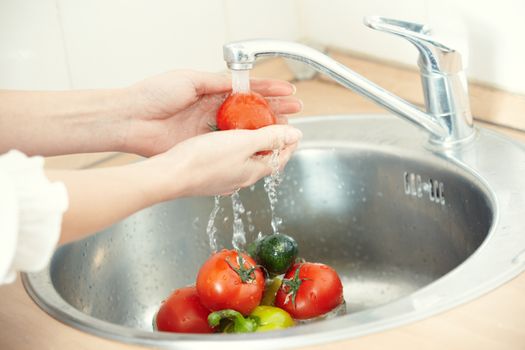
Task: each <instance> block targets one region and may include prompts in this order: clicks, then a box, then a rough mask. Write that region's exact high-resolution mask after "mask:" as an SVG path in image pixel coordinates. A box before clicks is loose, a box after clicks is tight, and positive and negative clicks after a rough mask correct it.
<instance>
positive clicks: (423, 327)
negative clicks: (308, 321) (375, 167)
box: [0, 52, 525, 350]
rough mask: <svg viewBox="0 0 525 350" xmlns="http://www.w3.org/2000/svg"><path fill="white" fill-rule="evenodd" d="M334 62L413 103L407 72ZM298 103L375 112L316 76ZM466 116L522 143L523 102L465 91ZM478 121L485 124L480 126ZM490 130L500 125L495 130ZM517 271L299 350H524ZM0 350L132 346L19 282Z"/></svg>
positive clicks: (112, 158)
mask: <svg viewBox="0 0 525 350" xmlns="http://www.w3.org/2000/svg"><path fill="white" fill-rule="evenodd" d="M333 54H334V55H339V56H338V58H339V59H341V60H343V61H346V63H348V64H349V65H350V66H352V67H354V68H356V70H357V71H358V72H360V73H362V74H364V75H365V76H367V77H368V76H371V79H372V80H375V81H376V82H378V83H379V84H380V85H382V86H384V87H386V88H387V89H389V90H391V91H393V92H395V93H396V94H398V95H400V96H402V97H404V98H406V99H408V100H410V101H411V102H413V103H416V104H421V102H422V97H421V95H420V85H419V78H418V77H417V74H416V73H415V72H413V71H412V70H409V69H405V68H402V67H393V66H391V65H385V64H381V63H377V62H376V63H374V62H370V61H368V60H363V59H359V58H355V57H354V58H352V57H344V56H341V55H340V54H339V53H337V52H335V53H333ZM256 75H259V76H265V77H278V78H282V79H289V80H292V79H293V76H292V75H291V73H290V71H289V70H288V68H287V66H286V65H285V64H284V63H283V62H282V61H280V60H272V61H266V62H263V63H262V64H260V65H259V67H257V71H256ZM296 85H297V88H298V90H297V95H298V96H299V97H301V98H302V99H303V101H304V102H305V108H304V111H303V112H302V113H301V115H319V114H348V113H376V112H377V113H381V112H384V111H383V110H382V109H381V108H379V107H377V106H376V105H374V104H372V103H370V102H368V101H366V100H364V99H363V98H361V97H360V96H357V95H356V94H354V93H351V92H349V91H348V90H346V89H344V88H341V87H339V86H337V85H335V84H333V83H331V82H329V81H327V80H326V79H324V78H322V77H321V78H317V79H314V80H311V81H302V82H297V83H296ZM471 101H472V110H473V111H474V115H475V116H476V117H477V123H478V125H482V126H484V127H488V128H492V129H496V130H498V131H500V132H502V133H504V134H507V135H509V136H511V137H513V138H516V139H517V140H520V141H522V142H525V132H523V130H525V119H524V118H522V116H523V114H524V112H525V97H523V96H517V95H512V94H507V93H504V92H501V91H496V90H493V89H490V88H487V87H483V86H477V85H474V86H471ZM485 122H488V124H487V123H485ZM498 124H504V125H503V126H501V125H498ZM136 159H137V157H136V156H132V155H120V154H113V155H107V154H106V155H104V156H103V157H102V158H101V156H100V155H81V156H73V157H71V156H70V157H54V158H52V159H50V160H49V166H50V167H64V166H65V167H81V166H86V165H95V166H106V165H119V164H124V163H128V162H130V161H133V160H136ZM524 325H525V273H522V274H521V275H519V276H518V277H516V278H515V279H514V280H512V281H510V282H508V283H506V284H505V285H503V286H501V287H499V288H497V289H495V290H494V291H492V292H489V293H487V294H485V295H483V296H482V297H480V298H477V299H475V300H473V301H471V302H469V303H466V304H463V305H461V306H459V307H456V308H454V309H452V310H449V311H446V312H443V313H441V314H438V315H436V316H433V317H430V318H427V319H424V320H421V321H417V322H414V323H411V324H408V325H405V326H401V327H398V328H395V329H391V330H387V331H384V332H381V333H376V334H371V335H368V336H363V337H359V338H355V339H349V340H346V341H341V342H336V343H330V344H324V345H320V346H312V347H307V348H303V349H304V350H307V349H308V350H313V349H319V350H321V349H322V350H333V349H367V350H376V349H377V350H384V349H385V348H389V349H406V348H408V349H428V350H433V349H436V350H437V349H464V350H470V349H472V350H474V349H476V350H480V349H481V350H482V349H491V350H492V349H498V350H518V349H520V350H521V349H525V327H524ZM0 349H2V350H8V349H9V350H10V349H49V350H51V349H53V350H56V349H107V350H124V349H126V350H131V349H139V347H135V346H130V345H127V344H122V343H117V342H113V341H109V340H106V339H102V338H98V337H95V336H92V335H89V334H86V333H83V332H80V331H78V330H76V329H73V328H71V327H68V326H66V325H63V324H62V323H60V322H58V321H56V320H54V319H52V318H51V317H49V316H48V315H47V314H46V313H44V312H43V311H42V310H40V309H39V308H38V307H37V306H36V305H35V304H34V303H33V302H32V301H31V300H30V298H29V297H28V296H27V294H26V293H25V291H24V289H23V287H22V284H21V282H20V280H19V279H18V280H17V281H16V282H15V283H14V284H11V285H7V286H1V287H0Z"/></svg>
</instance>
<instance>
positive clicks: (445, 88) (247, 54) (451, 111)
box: [223, 19, 473, 146]
mask: <svg viewBox="0 0 525 350" xmlns="http://www.w3.org/2000/svg"><path fill="white" fill-rule="evenodd" d="M370 20H373V19H370ZM399 23H401V24H403V23H405V22H402V21H397V22H394V24H399ZM410 28H412V27H410ZM415 28H419V27H415ZM405 32H407V31H405ZM405 32H403V34H404V35H405V36H408V34H406V33H405ZM414 35H415V34H414ZM417 35H418V40H419V38H421V37H423V35H424V34H421V33H417ZM428 42H429V45H430V44H432V45H434V46H436V47H437V49H436V50H438V49H441V48H442V47H445V46H443V45H441V46H438V45H437V44H436V42H434V41H430V40H429V41H428ZM425 44H426V42H423V43H420V42H418V45H419V48H420V51H422V50H423V49H422V47H423V45H425ZM445 48H446V49H447V52H446V55H447V56H446V57H445V58H446V59H447V60H450V59H449V58H450V57H451V55H454V50H452V49H449V48H448V47H445ZM223 53H224V60H225V61H226V63H227V65H228V68H230V69H232V70H247V69H251V68H253V64H254V62H255V61H256V59H257V58H258V57H263V56H282V57H285V58H289V59H293V60H297V61H301V62H304V63H306V64H308V65H310V66H312V67H313V68H314V69H316V70H317V71H319V72H321V73H324V74H326V75H328V76H329V77H331V78H332V79H333V80H335V81H336V82H338V83H339V84H341V85H343V86H344V87H347V88H349V89H351V90H353V91H355V92H357V93H359V94H361V95H362V96H364V97H367V98H369V99H371V100H372V101H374V102H375V103H377V104H379V105H381V106H383V107H384V108H386V109H387V110H389V111H391V112H392V113H394V114H396V115H398V116H400V117H402V118H404V119H405V120H407V121H409V122H411V123H412V124H414V125H416V126H417V127H419V128H420V129H423V130H425V131H426V132H428V133H429V134H430V141H431V142H432V143H434V144H438V145H445V146H448V145H451V144H456V143H459V142H462V141H465V140H467V139H470V136H471V135H472V134H473V128H472V117H471V115H470V107H469V104H468V92H467V85H466V79H464V72H463V71H462V70H461V69H456V71H455V72H454V74H451V72H444V73H443V74H441V72H439V71H436V69H437V68H439V67H437V68H436V67H432V69H433V70H430V69H425V70H424V72H423V71H422V80H423V88H424V93H425V104H426V107H427V111H426V112H424V111H422V110H420V109H419V108H417V107H416V106H414V105H412V104H411V103H409V102H407V101H405V100H403V99H402V98H400V97H398V96H396V95H394V94H392V93H390V92H388V91H387V90H385V89H383V88H382V87H380V86H378V85H376V84H374V83H372V82H371V81H369V80H368V79H366V78H364V77H363V76H361V75H359V74H357V73H356V72H354V71H353V70H351V69H350V68H348V67H346V66H344V65H342V64H341V63H339V62H337V61H336V60H334V59H332V58H330V57H329V56H327V55H325V54H323V53H322V52H319V51H317V50H315V49H313V48H310V47H308V46H305V45H302V44H299V43H295V42H289V41H281V40H245V41H238V42H233V43H228V44H226V45H224V47H223ZM430 58H432V57H430ZM455 58H457V57H455ZM443 61H444V62H448V61H445V60H443ZM456 61H457V59H456V60H454V62H456ZM420 66H421V64H420ZM443 66H447V67H448V66H450V65H448V64H447V65H443ZM456 66H457V65H455V67H456Z"/></svg>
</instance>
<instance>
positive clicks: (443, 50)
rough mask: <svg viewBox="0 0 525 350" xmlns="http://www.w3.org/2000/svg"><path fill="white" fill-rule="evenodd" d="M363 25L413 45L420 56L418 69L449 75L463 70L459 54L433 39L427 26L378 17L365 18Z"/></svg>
mask: <svg viewBox="0 0 525 350" xmlns="http://www.w3.org/2000/svg"><path fill="white" fill-rule="evenodd" d="M364 24H365V25H366V26H367V27H369V28H372V29H375V30H379V31H382V32H386V33H390V34H395V35H398V36H400V37H403V38H405V39H406V40H408V41H410V42H411V43H412V44H414V46H415V47H416V48H417V49H418V51H419V54H420V61H419V62H420V63H419V65H420V68H421V69H424V70H426V71H427V72H433V73H446V74H451V73H457V72H459V71H461V70H463V65H462V62H461V55H460V53H459V52H458V51H456V50H455V49H453V48H451V47H450V46H448V45H445V44H443V43H441V42H439V41H438V40H437V39H436V38H434V37H433V36H432V35H431V29H430V28H429V27H428V26H427V25H424V24H419V23H414V22H407V21H401V20H398V19H392V18H386V17H380V16H367V17H365V18H364Z"/></svg>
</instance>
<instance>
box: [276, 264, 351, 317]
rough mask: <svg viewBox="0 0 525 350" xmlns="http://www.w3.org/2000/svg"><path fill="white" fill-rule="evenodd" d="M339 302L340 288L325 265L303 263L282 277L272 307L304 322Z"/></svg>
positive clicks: (334, 306) (337, 277) (337, 304)
mask: <svg viewBox="0 0 525 350" xmlns="http://www.w3.org/2000/svg"><path fill="white" fill-rule="evenodd" d="M343 301H344V299H343V284H342V283H341V279H340V278H339V276H338V275H337V272H336V271H335V270H334V269H333V268H331V267H330V266H328V265H325V264H319V263H309V262H305V263H300V264H295V265H294V266H293V267H292V268H291V269H290V270H289V271H288V272H287V273H286V274H285V276H284V279H283V284H282V286H281V288H280V289H279V291H278V292H277V295H276V297H275V306H277V307H280V308H282V309H283V310H286V311H287V312H288V313H289V314H290V315H291V316H292V317H293V318H295V319H299V320H304V319H309V318H313V317H318V316H321V315H323V314H325V313H327V312H329V311H331V310H333V309H334V308H336V307H337V306H339V305H341V303H342V302H343Z"/></svg>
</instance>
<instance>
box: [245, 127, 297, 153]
mask: <svg viewBox="0 0 525 350" xmlns="http://www.w3.org/2000/svg"><path fill="white" fill-rule="evenodd" d="M251 133H252V134H253V138H252V142H251V143H250V147H249V148H248V149H247V150H248V151H249V152H251V153H252V154H254V153H257V152H260V151H267V150H273V149H282V148H284V147H285V146H287V145H292V144H294V143H297V142H299V140H300V139H301V138H302V137H303V134H302V132H301V131H300V130H299V129H296V128H294V127H292V126H290V125H270V126H266V127H264V128H261V129H257V130H251Z"/></svg>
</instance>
